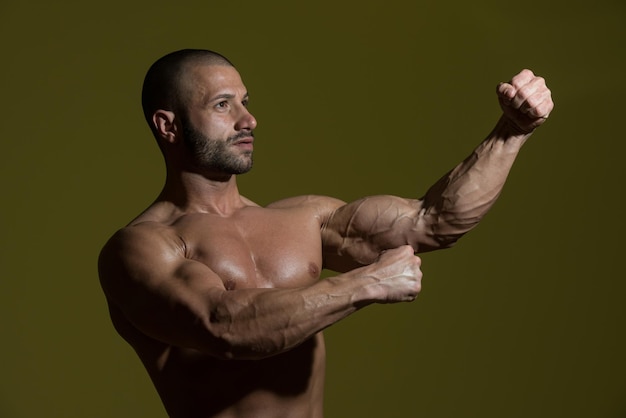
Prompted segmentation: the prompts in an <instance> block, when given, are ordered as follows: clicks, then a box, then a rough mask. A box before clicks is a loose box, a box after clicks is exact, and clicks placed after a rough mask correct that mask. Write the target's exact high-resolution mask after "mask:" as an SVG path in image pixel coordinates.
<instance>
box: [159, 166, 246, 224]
mask: <svg viewBox="0 0 626 418" xmlns="http://www.w3.org/2000/svg"><path fill="white" fill-rule="evenodd" d="M157 200H158V201H168V202H171V203H173V204H174V205H176V206H177V207H179V208H180V209H181V210H183V211H184V212H205V213H214V214H218V215H222V216H228V215H230V214H231V213H233V212H234V211H236V210H237V209H241V208H242V207H243V206H245V203H244V201H243V199H242V197H241V195H240V194H239V189H238V188H237V178H236V176H234V175H222V176H218V177H215V176H206V175H204V174H201V173H197V172H190V171H177V172H171V171H168V173H167V179H166V181H165V186H164V187H163V190H162V191H161V194H160V195H159V197H158V199H157Z"/></svg>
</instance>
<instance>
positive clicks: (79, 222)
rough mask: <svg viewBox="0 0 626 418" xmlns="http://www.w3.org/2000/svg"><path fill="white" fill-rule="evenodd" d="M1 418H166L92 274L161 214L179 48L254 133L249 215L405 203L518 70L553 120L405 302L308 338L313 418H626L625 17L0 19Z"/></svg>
mask: <svg viewBox="0 0 626 418" xmlns="http://www.w3.org/2000/svg"><path fill="white" fill-rule="evenodd" d="M0 16H1V22H2V24H1V25H0V46H1V51H2V64H1V65H0V80H1V82H2V91H1V93H0V97H1V99H2V100H1V102H0V115H1V116H2V122H1V124H0V126H1V127H2V129H1V135H2V148H1V157H0V158H1V159H2V164H1V165H0V179H1V181H2V185H1V192H2V209H1V211H2V212H1V216H0V222H1V223H0V228H1V229H0V231H1V237H2V249H1V250H2V251H0V268H1V276H0V298H1V299H0V332H1V334H0V335H1V338H2V342H1V345H0V359H1V361H2V367H1V369H2V372H1V373H0V417H2V418H24V417H28V418H31V417H46V418H53V417H59V418H84V417H89V418H98V417H121V418H124V417H165V413H164V412H163V409H162V407H161V405H160V402H159V400H158V398H157V396H156V394H155V391H154V390H153V388H152V386H151V384H150V382H149V380H148V377H147V375H146V373H145V372H144V370H143V368H142V366H141V364H140V363H139V361H138V359H137V358H136V357H135V355H134V353H133V352H132V350H131V349H130V348H129V346H127V345H126V344H125V343H124V342H123V341H122V340H121V339H120V338H119V337H118V336H117V335H116V334H115V332H114V330H113V328H112V326H111V325H110V322H109V319H108V316H107V312H106V306H105V303H104V299H103V297H102V294H101V292H100V288H99V284H98V279H97V275H96V258H97V254H98V251H99V249H100V247H101V246H102V244H103V243H104V242H105V240H106V239H107V238H108V236H109V235H110V234H111V233H113V232H114V230H116V229H117V228H119V227H121V226H123V225H124V224H125V223H126V222H128V221H129V220H130V219H131V218H132V217H134V216H135V215H136V214H137V213H138V212H140V211H141V210H142V209H143V208H144V207H146V206H147V205H148V204H149V203H150V202H151V201H152V199H153V198H154V197H155V196H156V194H157V193H158V191H159V190H160V186H161V183H162V181H163V174H164V172H163V164H162V161H161V157H160V155H159V153H158V151H157V148H156V146H155V144H154V143H153V140H152V138H151V136H150V133H149V131H148V129H147V127H145V126H144V121H143V117H142V113H141V109H140V102H139V95H140V88H141V82H142V79H143V75H144V73H145V71H146V70H147V68H148V66H149V65H150V64H151V63H152V62H153V61H154V60H155V59H157V58H158V57H160V56H162V55H163V54H165V53H167V52H170V51H172V50H175V49H180V48H187V47H192V48H209V49H215V50H217V51H219V52H221V53H223V54H225V55H226V56H228V57H229V58H231V59H232V60H233V61H234V63H235V64H236V66H237V67H238V68H239V70H240V72H241V73H242V75H243V78H244V81H245V83H246V84H247V87H248V89H249V91H250V94H251V99H252V101H251V109H252V111H253V113H254V114H255V115H256V117H257V119H258V120H259V127H258V129H257V142H256V154H255V168H254V170H253V171H252V172H251V173H250V174H247V175H245V176H243V177H241V178H240V179H239V180H240V188H241V191H242V193H243V194H244V195H246V196H248V197H250V198H252V199H253V200H255V201H257V202H259V203H261V204H267V203H269V202H271V201H273V200H275V199H279V198H282V197H287V196H291V195H297V194H308V193H315V194H326V195H332V196H335V197H339V198H342V199H345V200H351V199H355V198H358V197H361V196H364V195H370V194H380V193H389V194H397V195H402V196H412V197H419V196H421V194H422V193H423V192H424V191H425V190H426V188H427V187H428V186H429V185H430V184H432V182H434V181H435V180H436V179H437V178H438V177H439V176H441V175H442V174H443V173H444V172H445V171H447V170H448V169H449V168H451V167H452V166H453V165H455V164H456V163H457V162H458V161H460V160H461V159H462V158H464V157H465V156H466V155H467V154H468V153H469V152H470V151H471V149H472V148H473V147H474V145H476V144H477V143H478V142H479V141H480V140H481V139H482V138H483V137H484V136H485V135H486V134H487V133H488V132H489V130H490V129H491V127H492V126H493V124H494V123H495V121H496V120H497V118H498V116H499V109H498V105H497V102H496V98H495V94H494V92H495V86H496V84H497V82H499V81H505V80H507V79H508V78H509V77H511V76H512V75H513V74H515V73H517V72H518V71H519V70H520V69H522V68H524V67H529V68H532V69H533V70H534V71H535V72H537V73H538V74H540V75H542V76H544V77H545V78H546V79H547V80H548V83H549V86H550V87H551V89H552V91H553V94H554V98H555V102H556V109H555V111H554V112H553V115H552V117H551V118H550V120H549V121H548V123H547V124H546V125H545V126H544V127H542V128H541V129H540V131H538V132H537V133H536V134H535V136H533V138H532V140H531V141H530V142H529V143H528V144H527V146H526V147H525V149H524V150H523V152H522V153H521V155H520V157H519V160H518V162H517V163H516V165H515V167H514V169H513V172H512V174H511V177H510V179H509V182H508V184H507V186H506V188H505V191H504V193H503V195H502V197H501V198H500V200H499V202H498V203H497V204H496V206H495V207H494V208H493V210H492V212H491V213H490V214H489V215H488V216H487V217H486V218H485V220H484V221H483V223H482V224H481V225H480V226H479V227H478V228H477V229H476V230H474V231H473V232H472V233H471V234H469V235H468V236H466V237H465V238H463V240H461V241H460V242H459V243H458V244H457V246H456V247H454V248H453V249H451V250H447V251H442V252H438V253H431V254H425V255H424V256H423V270H424V282H423V291H422V293H421V294H420V296H419V298H418V300H417V301H416V302H415V303H412V304H401V305H384V306H383V305H376V306H371V307H368V308H366V309H364V310H362V311H360V312H358V313H356V314H355V315H353V316H352V317H350V318H348V319H347V320H345V321H343V322H341V323H339V324H336V325H335V326H333V327H331V328H330V329H328V331H327V346H328V371H327V391H326V415H327V417H331V418H332V417H338V418H342V417H428V418H448V417H460V418H465V417H481V418H488V417H570V418H571V417H607V418H608V417H611V418H618V417H622V418H623V417H626V357H625V353H626V336H625V335H624V334H625V331H626V330H625V328H626V284H625V282H624V278H625V277H624V276H625V275H624V269H623V264H624V263H623V260H624V254H623V253H624V244H623V240H622V237H623V236H624V233H625V227H624V217H625V214H624V210H623V207H622V205H623V201H624V199H623V196H622V195H623V193H624V180H625V177H626V176H625V174H624V152H625V151H626V145H625V135H624V120H625V110H626V107H625V106H624V97H625V95H626V87H625V83H624V74H626V60H625V56H624V54H625V49H624V46H625V41H626V34H625V18H626V6H625V4H624V3H623V2H622V1H621V0H612V1H611V0H597V1H594V2H581V1H553V2H549V1H544V2H538V1H526V2H507V1H502V0H499V1H484V0H477V1H473V2H461V1H457V2H455V3H448V2H435V1H422V2H412V1H406V0H387V1H369V0H364V1H358V2H357V1H354V2H341V1H336V0H335V1H328V0H323V1H316V2H306V3H299V2H286V1H285V2H272V1H235V0H231V1H229V2H207V1H205V2H190V1H178V2H171V1H167V2H166V1H154V2H140V1H136V2H132V1H123V2H122V1H117V0H113V1H108V2H84V1H81V2H79V1H64V2H59V3H56V2H48V1H43V0H36V1H30V2H26V1H12V0H3V1H2V3H0Z"/></svg>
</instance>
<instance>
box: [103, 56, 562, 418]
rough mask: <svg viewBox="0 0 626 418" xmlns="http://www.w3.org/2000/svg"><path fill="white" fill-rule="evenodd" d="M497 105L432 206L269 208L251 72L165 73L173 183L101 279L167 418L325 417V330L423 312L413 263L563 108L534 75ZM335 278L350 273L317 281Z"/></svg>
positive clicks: (160, 91)
mask: <svg viewBox="0 0 626 418" xmlns="http://www.w3.org/2000/svg"><path fill="white" fill-rule="evenodd" d="M497 95H498V98H499V101H500V105H501V107H502V109H503V116H502V117H501V118H500V120H499V121H498V123H497V124H496V127H495V128H494V130H493V131H492V132H491V133H490V134H489V136H488V137H487V138H486V139H485V140H484V141H483V142H482V143H481V144H480V145H479V146H478V147H477V148H476V150H475V151H474V152H473V153H472V154H471V156H469V157H468V158H467V159H466V160H465V161H463V162H462V163H460V164H459V165H458V166H457V167H456V168H454V169H453V170H452V171H450V172H449V173H448V174H446V175H445V176H444V177H443V178H442V179H441V180H440V181H438V182H437V183H436V184H435V185H433V186H432V187H431V188H430V189H429V190H428V191H427V193H426V194H425V196H424V197H423V198H422V199H404V198H399V197H393V196H373V197H367V198H364V199H361V200H358V201H356V202H353V203H348V204H346V203H345V202H342V201H339V200H337V199H333V198H329V197H321V196H303V197H295V198H290V199H286V200H282V201H279V202H276V203H273V204H271V205H269V206H267V207H260V206H258V205H256V204H255V203H254V202H251V201H250V200H248V199H246V198H245V197H243V196H241V195H240V194H239V191H238V189H237V183H236V175H238V174H242V173H245V172H247V171H248V170H249V169H250V168H251V166H252V151H253V146H254V144H253V143H254V134H253V130H254V129H255V128H256V126H257V121H256V120H255V118H254V117H253V116H252V114H250V112H249V111H248V107H247V105H248V92H247V90H246V88H245V86H244V84H243V82H242V81H241V78H240V76H239V73H238V72H237V71H236V69H235V68H234V67H233V66H232V64H231V63H230V62H229V61H228V60H227V59H226V58H224V57H222V56H221V55H218V54H215V53H213V52H210V51H198V50H183V51H178V52H175V53H172V54H169V55H167V56H165V57H163V58H162V59H160V60H159V61H157V62H156V63H155V64H154V65H153V66H152V67H151V69H150V70H149V72H148V74H147V76H146V80H145V82H144V90H143V106H144V113H145V116H146V119H147V121H148V123H149V125H150V127H151V129H152V131H153V133H154V136H155V137H156V139H157V142H158V144H159V147H160V149H161V151H162V152H163V155H164V157H165V162H166V166H167V178H166V182H165V186H164V188H163V191H162V192H161V194H160V195H159V196H158V198H157V199H156V201H155V202H154V203H153V204H152V205H151V206H150V207H149V208H148V209H146V210H145V211H144V212H143V213H142V214H141V215H139V216H138V217H137V218H136V219H135V220H133V221H132V222H131V223H130V224H129V225H128V226H126V227H125V228H123V229H121V230H120V231H118V232H117V233H116V234H114V235H113V237H111V239H110V240H109V242H108V243H107V244H106V245H105V247H104V248H103V250H102V253H101V255H100V259H99V273H100V279H101V283H102V287H103V289H104V293H105V295H106V298H107V300H108V303H109V307H110V314H111V318H112V321H113V324H114V326H115V328H116V330H117V331H118V332H119V334H120V335H121V336H122V337H123V338H124V339H125V340H126V341H127V342H128V343H129V344H130V345H131V346H132V347H133V348H134V349H135V351H136V352H137V354H138V356H139V357H140V359H141V361H142V362H143V364H144V366H145V367H146V369H147V371H148V373H149V374H150V377H151V379H152V381H153V382H154V385H155V386H156V389H157V391H158V393H159V395H160V396H161V399H162V400H163V403H164V405H165V408H166V410H167V412H168V413H169V415H170V416H171V417H175V418H200V417H202V418H206V417H254V418H263V417H272V418H275V417H321V416H322V415H323V392H324V359H325V351H324V340H323V337H322V330H323V329H324V328H326V327H328V326H329V325H332V324H333V323H335V322H337V321H339V320H341V319H342V318H345V317H346V316H348V315H350V314H352V313H354V312H356V311H357V310H359V309H361V308H363V307H365V306H367V305H369V304H372V303H396V302H408V301H413V300H414V299H415V298H416V296H417V294H418V293H419V291H420V281H421V277H422V274H421V272H420V259H419V258H418V257H417V256H416V255H415V254H416V253H417V252H423V251H430V250H436V249H441V248H447V247H450V246H451V245H453V244H454V243H455V241H456V240H457V239H459V238H460V237H461V236H462V235H463V234H464V233H466V232H467V231H469V230H470V229H471V228H472V227H473V226H475V225H476V224H477V223H478V222H479V220H480V219H481V218H482V216H483V215H484V214H485V213H486V212H487V211H488V209H489V208H490V207H491V205H492V204H493V203H494V201H495V200H496V198H497V196H498V195H499V193H500V191H501V189H502V186H503V185H504V182H505V179H506V176H507V174H508V172H509V170H510V168H511V165H512V164H513V160H514V159H515V157H516V155H517V153H518V151H519V149H520V147H521V146H522V144H523V143H524V142H525V141H526V139H527V138H528V137H529V136H530V134H531V133H532V132H533V131H534V129H535V128H537V127H538V126H539V125H541V124H542V123H543V122H544V121H545V119H546V118H547V116H548V115H549V113H550V111H551V110H552V107H553V104H552V100H551V94H550V91H549V90H548V89H547V87H546V85H545V83H544V80H543V79H542V78H540V77H536V76H535V75H534V74H533V73H532V72H531V71H529V70H524V71H522V72H521V73H519V74H518V75H516V76H515V77H513V79H512V80H511V82H509V83H501V84H500V85H499V86H498V88H497ZM323 268H327V269H330V270H333V271H336V272H337V273H338V274H337V275H336V276H334V277H330V278H327V279H324V280H319V276H320V272H321V270H322V269H323Z"/></svg>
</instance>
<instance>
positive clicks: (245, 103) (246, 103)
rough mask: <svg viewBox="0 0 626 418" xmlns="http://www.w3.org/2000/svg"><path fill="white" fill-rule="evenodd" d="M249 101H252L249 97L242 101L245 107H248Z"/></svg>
mask: <svg viewBox="0 0 626 418" xmlns="http://www.w3.org/2000/svg"><path fill="white" fill-rule="evenodd" d="M248 103H250V101H249V100H248V99H245V100H244V101H242V102H241V104H242V105H243V107H248Z"/></svg>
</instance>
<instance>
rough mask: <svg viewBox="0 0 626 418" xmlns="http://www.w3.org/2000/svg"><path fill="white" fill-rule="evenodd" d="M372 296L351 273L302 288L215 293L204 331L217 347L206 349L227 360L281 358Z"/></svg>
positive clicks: (365, 281) (369, 284) (367, 283)
mask: <svg viewBox="0 0 626 418" xmlns="http://www.w3.org/2000/svg"><path fill="white" fill-rule="evenodd" d="M350 275H351V276H352V277H349V276H350ZM374 293H375V289H374V282H373V281H372V280H370V279H369V278H368V277H364V276H358V275H356V274H351V273H348V274H346V275H340V276H336V277H332V278H328V279H325V280H321V281H318V282H316V283H315V284H313V285H311V286H308V287H304V288H295V289H240V290H234V291H225V292H221V293H219V295H217V293H216V295H215V296H214V297H216V298H218V300H217V301H216V303H214V304H213V306H214V307H213V309H212V310H211V312H210V324H209V325H208V328H209V332H210V333H211V334H212V335H213V336H215V337H217V339H216V340H213V341H214V342H215V341H219V344H218V345H219V347H217V349H216V347H210V349H211V351H213V354H215V355H217V356H219V357H223V358H227V359H258V358H264V357H269V356H272V355H275V354H279V353H281V352H284V351H287V350H289V349H291V348H293V347H295V346H297V345H299V344H301V343H302V342H304V341H306V340H307V339H309V338H310V337H311V336H313V335H314V334H316V333H317V332H319V331H321V330H323V329H324V328H326V327H328V326H329V325H331V324H333V323H335V322H337V321H339V320H341V319H343V318H345V317H346V316H348V315H350V314H351V313H353V312H355V311H356V310H358V309H359V308H360V307H362V306H365V305H367V304H368V303H371V302H373V301H374V300H375V296H373V295H374Z"/></svg>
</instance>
